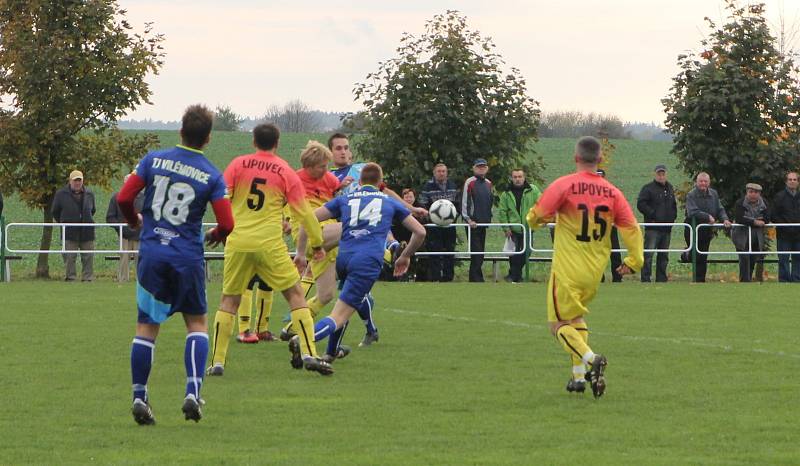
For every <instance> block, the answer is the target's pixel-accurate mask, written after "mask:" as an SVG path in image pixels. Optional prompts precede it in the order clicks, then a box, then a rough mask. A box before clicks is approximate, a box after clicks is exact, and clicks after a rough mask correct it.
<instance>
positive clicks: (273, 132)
mask: <svg viewBox="0 0 800 466" xmlns="http://www.w3.org/2000/svg"><path fill="white" fill-rule="evenodd" d="M280 137H281V131H280V130H279V129H278V127H277V126H275V125H273V124H272V123H261V124H260V125H257V126H256V127H255V128H253V142H254V143H255V145H256V147H257V148H259V149H261V150H272V149H274V148H276V147H278V139H280Z"/></svg>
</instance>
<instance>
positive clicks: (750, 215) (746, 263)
mask: <svg viewBox="0 0 800 466" xmlns="http://www.w3.org/2000/svg"><path fill="white" fill-rule="evenodd" d="M745 189H746V190H747V194H745V196H744V197H743V198H742V199H739V200H738V201H736V205H735V206H734V212H735V216H734V219H735V221H736V223H740V224H742V225H746V226H735V227H733V231H731V239H732V240H733V245H734V246H736V250H737V251H739V252H742V253H745V254H739V281H740V282H749V281H751V280H752V278H753V269H755V266H756V262H758V261H759V260H762V259H763V258H764V256H763V255H762V254H746V253H747V252H758V251H763V250H764V225H765V224H767V223H769V210H768V208H767V203H766V202H764V199H763V198H762V197H761V185H760V184H756V183H747V185H746V186H745ZM748 240H749V241H748ZM748 242H749V244H748Z"/></svg>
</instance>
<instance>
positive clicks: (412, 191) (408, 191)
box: [400, 188, 417, 196]
mask: <svg viewBox="0 0 800 466" xmlns="http://www.w3.org/2000/svg"><path fill="white" fill-rule="evenodd" d="M406 193H412V194H413V195H414V196H416V195H417V192H416V191H414V188H403V191H402V192H401V193H400V195H401V196H405V195H406Z"/></svg>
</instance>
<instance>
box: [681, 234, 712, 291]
mask: <svg viewBox="0 0 800 466" xmlns="http://www.w3.org/2000/svg"><path fill="white" fill-rule="evenodd" d="M687 223H688V222H687ZM684 230H685V231H684V238H686V244H687V245H688V244H689V230H688V228H684ZM712 239H714V232H713V231H712V230H711V229H710V228H701V229H700V230H698V232H697V250H698V251H703V252H708V247H709V246H710V245H711V240H712ZM692 254H695V255H696V256H697V258H696V261H695V268H694V281H695V282H698V283H703V282H705V281H706V269H707V268H708V255H707V254H696V253H695V252H694V250H692ZM689 257H691V256H689Z"/></svg>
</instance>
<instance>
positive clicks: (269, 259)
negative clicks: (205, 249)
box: [222, 242, 300, 295]
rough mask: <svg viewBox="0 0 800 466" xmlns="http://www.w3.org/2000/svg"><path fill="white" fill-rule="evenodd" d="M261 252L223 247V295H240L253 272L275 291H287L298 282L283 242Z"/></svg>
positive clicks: (298, 276) (295, 270) (295, 269)
mask: <svg viewBox="0 0 800 466" xmlns="http://www.w3.org/2000/svg"><path fill="white" fill-rule="evenodd" d="M281 244H282V245H283V246H282V247H275V248H270V249H268V250H264V251H252V252H244V251H228V250H227V249H226V250H225V265H224V266H223V275H222V294H226V295H240V294H242V293H243V292H244V290H245V289H246V288H247V284H248V283H249V282H250V279H251V278H253V275H256V274H257V275H258V276H259V277H261V278H262V279H263V280H264V281H265V282H267V283H268V284H269V286H270V287H271V288H272V289H274V290H277V291H283V290H288V289H289V288H291V287H293V286H294V285H295V284H297V282H298V281H300V274H299V273H297V268H296V267H295V266H294V262H292V259H291V258H290V257H289V250H288V249H287V248H286V244H285V243H283V242H281Z"/></svg>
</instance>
